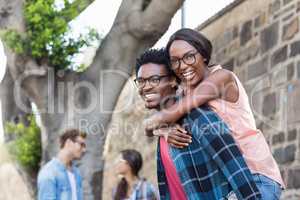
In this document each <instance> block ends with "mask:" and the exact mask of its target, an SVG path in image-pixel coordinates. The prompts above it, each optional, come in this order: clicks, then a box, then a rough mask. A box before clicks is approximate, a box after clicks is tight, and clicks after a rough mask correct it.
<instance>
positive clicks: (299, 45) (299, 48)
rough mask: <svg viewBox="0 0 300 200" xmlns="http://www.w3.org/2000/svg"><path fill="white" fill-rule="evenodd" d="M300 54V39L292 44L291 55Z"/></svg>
mask: <svg viewBox="0 0 300 200" xmlns="http://www.w3.org/2000/svg"><path fill="white" fill-rule="evenodd" d="M299 54H300V40H298V41H296V42H293V43H292V44H291V53H290V57H293V56H297V55H299Z"/></svg>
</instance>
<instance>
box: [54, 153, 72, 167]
mask: <svg viewBox="0 0 300 200" xmlns="http://www.w3.org/2000/svg"><path fill="white" fill-rule="evenodd" d="M57 159H58V160H59V161H60V162H62V163H63V165H64V166H65V167H66V168H67V169H68V170H71V169H72V158H70V155H69V154H68V153H67V152H66V151H65V150H63V149H62V150H60V151H59V153H58V155H57Z"/></svg>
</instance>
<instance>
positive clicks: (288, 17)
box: [282, 13, 294, 22]
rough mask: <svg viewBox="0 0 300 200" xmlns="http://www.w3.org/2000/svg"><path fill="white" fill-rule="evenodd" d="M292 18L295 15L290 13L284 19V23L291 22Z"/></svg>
mask: <svg viewBox="0 0 300 200" xmlns="http://www.w3.org/2000/svg"><path fill="white" fill-rule="evenodd" d="M292 17H294V13H290V14H288V15H286V16H284V17H283V18H282V22H286V21H289V20H290V19H291V18H292Z"/></svg>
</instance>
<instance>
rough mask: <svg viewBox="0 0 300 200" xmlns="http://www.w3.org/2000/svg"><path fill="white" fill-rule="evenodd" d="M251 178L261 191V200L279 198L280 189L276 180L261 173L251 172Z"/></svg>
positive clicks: (275, 199)
mask: <svg viewBox="0 0 300 200" xmlns="http://www.w3.org/2000/svg"><path fill="white" fill-rule="evenodd" d="M253 179H254V182H255V183H256V186H257V187H258V189H259V190H260V192H261V195H262V199H263V200H279V199H280V196H281V192H282V189H281V186H280V185H279V184H278V183H277V182H275V181H273V180H272V179H270V178H268V177H266V176H264V175H261V174H253Z"/></svg>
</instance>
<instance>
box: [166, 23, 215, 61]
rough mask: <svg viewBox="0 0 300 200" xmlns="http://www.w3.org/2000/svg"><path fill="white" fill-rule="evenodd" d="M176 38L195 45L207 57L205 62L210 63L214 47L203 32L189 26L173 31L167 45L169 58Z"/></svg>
mask: <svg viewBox="0 0 300 200" xmlns="http://www.w3.org/2000/svg"><path fill="white" fill-rule="evenodd" d="M175 40H184V41H186V42H187V43H189V44H190V45H192V46H193V47H195V48H196V49H197V51H198V52H199V53H200V54H201V55H202V56H203V57H204V58H205V59H206V61H205V64H207V65H208V64H209V61H210V58H211V53H212V49H213V47H212V44H211V42H210V40H209V39H207V38H206V37H205V36H204V35H203V34H201V33H199V32H198V31H195V30H193V29H189V28H182V29H179V30H178V31H176V32H175V33H173V35H171V37H170V39H169V41H168V43H167V46H166V54H167V57H168V59H170V53H169V51H170V47H171V45H172V43H173V42H174V41H175Z"/></svg>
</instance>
